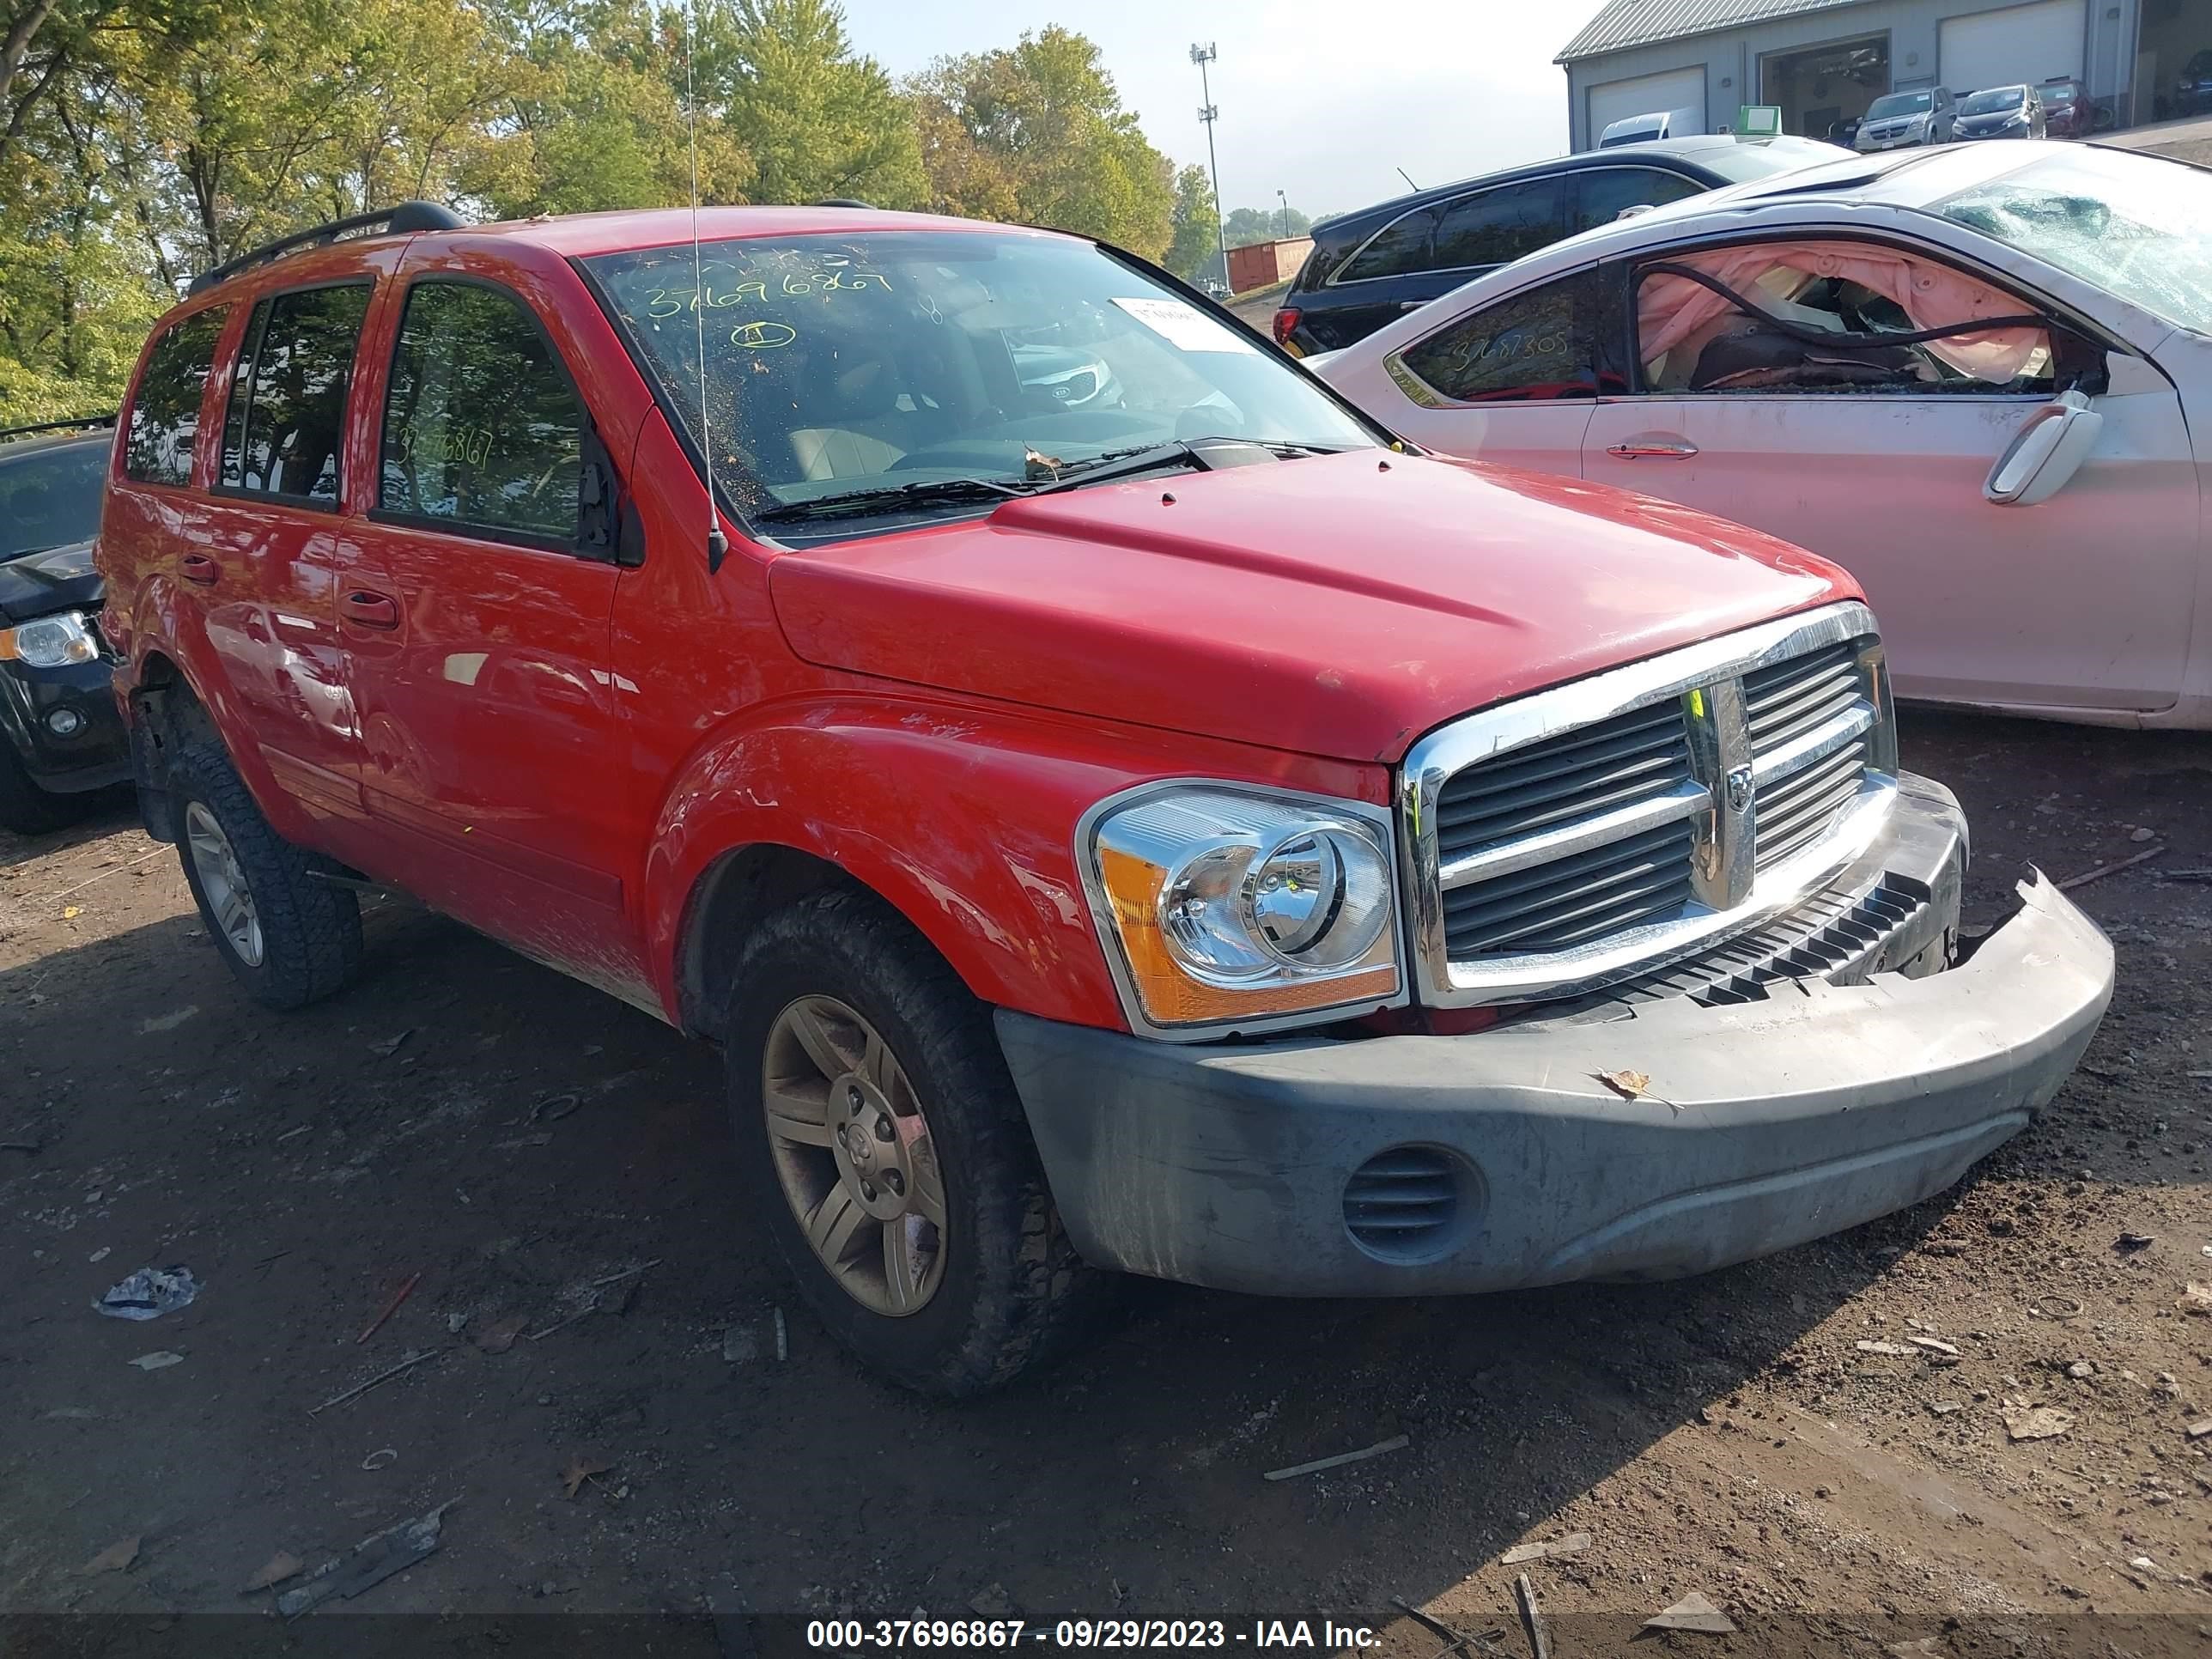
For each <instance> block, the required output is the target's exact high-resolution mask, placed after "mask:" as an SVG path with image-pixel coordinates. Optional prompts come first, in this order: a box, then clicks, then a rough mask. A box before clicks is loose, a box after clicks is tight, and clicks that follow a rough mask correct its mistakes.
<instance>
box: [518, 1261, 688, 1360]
mask: <svg viewBox="0 0 2212 1659" xmlns="http://www.w3.org/2000/svg"><path fill="white" fill-rule="evenodd" d="M660 1261H661V1259H660V1258H659V1256H655V1257H653V1260H652V1261H647V1262H641V1263H640V1264H639V1265H638V1266H637V1267H625V1268H623V1270H622V1271H621V1272H620V1273H609V1274H607V1275H606V1276H605V1278H603V1279H586V1281H585V1282H584V1283H582V1284H581V1285H571V1286H570V1287H569V1288H568V1291H565V1292H563V1299H564V1300H567V1301H568V1302H569V1303H571V1304H573V1306H574V1311H573V1312H571V1313H570V1314H569V1315H568V1316H567V1317H566V1318H564V1319H557V1320H556V1321H554V1322H553V1323H551V1324H550V1325H548V1326H547V1327H546V1328H544V1330H542V1331H532V1332H531V1333H530V1340H532V1342H543V1341H544V1340H545V1339H546V1338H547V1337H549V1336H550V1335H552V1334H553V1333H554V1332H556V1331H565V1330H567V1329H568V1327H569V1326H571V1325H573V1324H574V1323H575V1322H577V1321H578V1320H580V1319H586V1318H589V1317H590V1316H592V1315H593V1314H595V1313H611V1314H625V1313H628V1312H629V1308H630V1304H631V1303H633V1302H635V1300H636V1299H637V1287H638V1285H639V1282H640V1281H641V1279H643V1277H644V1275H645V1274H647V1273H650V1272H651V1271H652V1270H653V1268H655V1267H659V1265H660ZM617 1286H618V1287H619V1289H616V1293H615V1294H614V1295H612V1296H610V1295H608V1294H607V1292H608V1291H609V1290H611V1289H615V1287H617Z"/></svg>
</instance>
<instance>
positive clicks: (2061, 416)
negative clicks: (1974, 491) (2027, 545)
mask: <svg viewBox="0 0 2212 1659" xmlns="http://www.w3.org/2000/svg"><path fill="white" fill-rule="evenodd" d="M2104 427H2105V417H2104V416H2101V415H2100V414H2099V413H2097V411H2096V410H2093V409H2092V408H2090V407H2089V399H2088V398H2087V397H2086V396H2084V395H2083V394H2082V393H2081V392H2060V393H2059V394H2058V396H2057V397H2056V398H2052V399H2051V401H2050V402H2049V403H2047V404H2044V406H2043V407H2042V408H2041V409H2039V410H2036V411H2035V413H2034V414H2033V415H2032V416H2029V417H2028V421H2027V425H2025V426H2023V427H2021V429H2020V430H2019V432H2018V433H2017V434H2015V435H2014V437H2013V441H2012V442H2011V443H2010V444H2008V445H2007V446H2006V447H2005V452H2004V453H2003V454H2002V455H2000V456H1998V457H1997V464H1996V465H1995V466H1993V467H1991V468H1990V476H1989V479H1988V481H1987V482H1986V483H1984V484H1983V485H1982V494H1983V495H1985V496H1987V497H1988V498H1989V499H1990V501H1991V502H1992V503H1994V504H1995V505H1996V506H1998V507H2033V506H2034V505H2035V504H2036V503H2037V502H2039V501H2049V500H2050V499H2051V497H2052V496H2053V495H2057V493H2058V492H2059V491H2060V490H2061V489H2064V488H2065V486H2066V481H2067V480H2068V479H2069V478H2071V477H2073V476H2074V474H2075V471H2076V470H2077V469H2078V468H2079V467H2080V466H2081V463H2082V462H2083V461H2085V460H2087V459H2089V452H2090V451H2091V450H2093V449H2094V448H2095V447H2097V435H2098V434H2099V433H2100V432H2101V431H2103V430H2104Z"/></svg>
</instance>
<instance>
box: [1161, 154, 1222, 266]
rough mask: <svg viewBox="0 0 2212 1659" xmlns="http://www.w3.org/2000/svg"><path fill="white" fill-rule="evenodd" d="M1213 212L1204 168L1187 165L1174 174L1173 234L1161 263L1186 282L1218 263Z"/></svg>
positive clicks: (1218, 250)
mask: <svg viewBox="0 0 2212 1659" xmlns="http://www.w3.org/2000/svg"><path fill="white" fill-rule="evenodd" d="M1216 212H1217V210H1216V208H1215V206H1214V202H1213V186H1212V185H1211V184H1209V183H1207V182H1206V169H1205V168H1204V167H1185V168H1184V169H1183V170H1182V172H1181V173H1177V174H1176V193H1175V208H1174V210H1173V212H1172V214H1171V215H1170V220H1169V222H1170V225H1171V226H1172V227H1173V233H1172V234H1171V235H1170V237H1169V239H1168V251H1167V252H1166V253H1165V254H1164V256H1162V258H1161V259H1160V263H1161V264H1164V265H1165V266H1166V267H1167V268H1168V269H1169V270H1172V271H1173V272H1175V274H1176V276H1180V277H1182V279H1183V280H1184V281H1185V282H1187V283H1189V282H1197V281H1200V280H1201V279H1202V278H1203V277H1205V276H1208V275H1210V274H1212V270H1213V269H1218V267H1219V265H1220V264H1221V250H1220V247H1219V246H1218V241H1217V239H1216V236H1215V233H1214V226H1213V222H1214V217H1215V215H1216Z"/></svg>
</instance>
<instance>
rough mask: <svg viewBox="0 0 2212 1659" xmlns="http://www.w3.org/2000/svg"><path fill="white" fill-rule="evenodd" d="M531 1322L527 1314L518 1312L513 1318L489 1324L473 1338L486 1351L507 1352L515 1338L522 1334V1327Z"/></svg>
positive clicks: (478, 1346)
mask: <svg viewBox="0 0 2212 1659" xmlns="http://www.w3.org/2000/svg"><path fill="white" fill-rule="evenodd" d="M529 1322H530V1321H529V1320H528V1318H526V1316H523V1315H521V1314H517V1315H515V1316H514V1317H513V1318H512V1319H502V1320H501V1321H500V1322H498V1323H497V1324H495V1325H487V1326H486V1327H484V1328H483V1329H482V1330H480V1331H478V1332H477V1334H476V1336H475V1338H474V1339H473V1340H475V1342H476V1345H477V1348H478V1349H479V1350H480V1351H481V1352H484V1353H505V1352H507V1350H508V1349H509V1348H511V1347H513V1346H514V1339H515V1338H516V1337H518V1336H520V1335H521V1334H522V1328H523V1327H524V1326H525V1325H527V1324H528V1323H529Z"/></svg>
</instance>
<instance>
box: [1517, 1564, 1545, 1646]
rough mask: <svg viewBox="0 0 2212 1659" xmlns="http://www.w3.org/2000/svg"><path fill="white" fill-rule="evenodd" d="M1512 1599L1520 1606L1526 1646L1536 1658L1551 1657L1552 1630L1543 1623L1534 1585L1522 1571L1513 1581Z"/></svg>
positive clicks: (1542, 1613) (1542, 1611) (1541, 1609)
mask: <svg viewBox="0 0 2212 1659" xmlns="http://www.w3.org/2000/svg"><path fill="white" fill-rule="evenodd" d="M1513 1599H1514V1600H1515V1601H1516V1602H1518V1603H1519V1604H1520V1607H1521V1628H1522V1630H1524V1631H1526V1632H1528V1646H1529V1648H1530V1650H1532V1651H1533V1652H1534V1655H1535V1656H1536V1659H1552V1632H1551V1631H1550V1630H1549V1629H1548V1628H1547V1626H1546V1625H1545V1623H1544V1610H1543V1608H1541V1607H1539V1606H1537V1605H1536V1587H1535V1586H1534V1584H1532V1583H1529V1582H1528V1574H1527V1573H1525V1572H1524V1573H1522V1574H1521V1575H1520V1576H1519V1577H1516V1578H1515V1579H1514V1581H1513Z"/></svg>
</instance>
